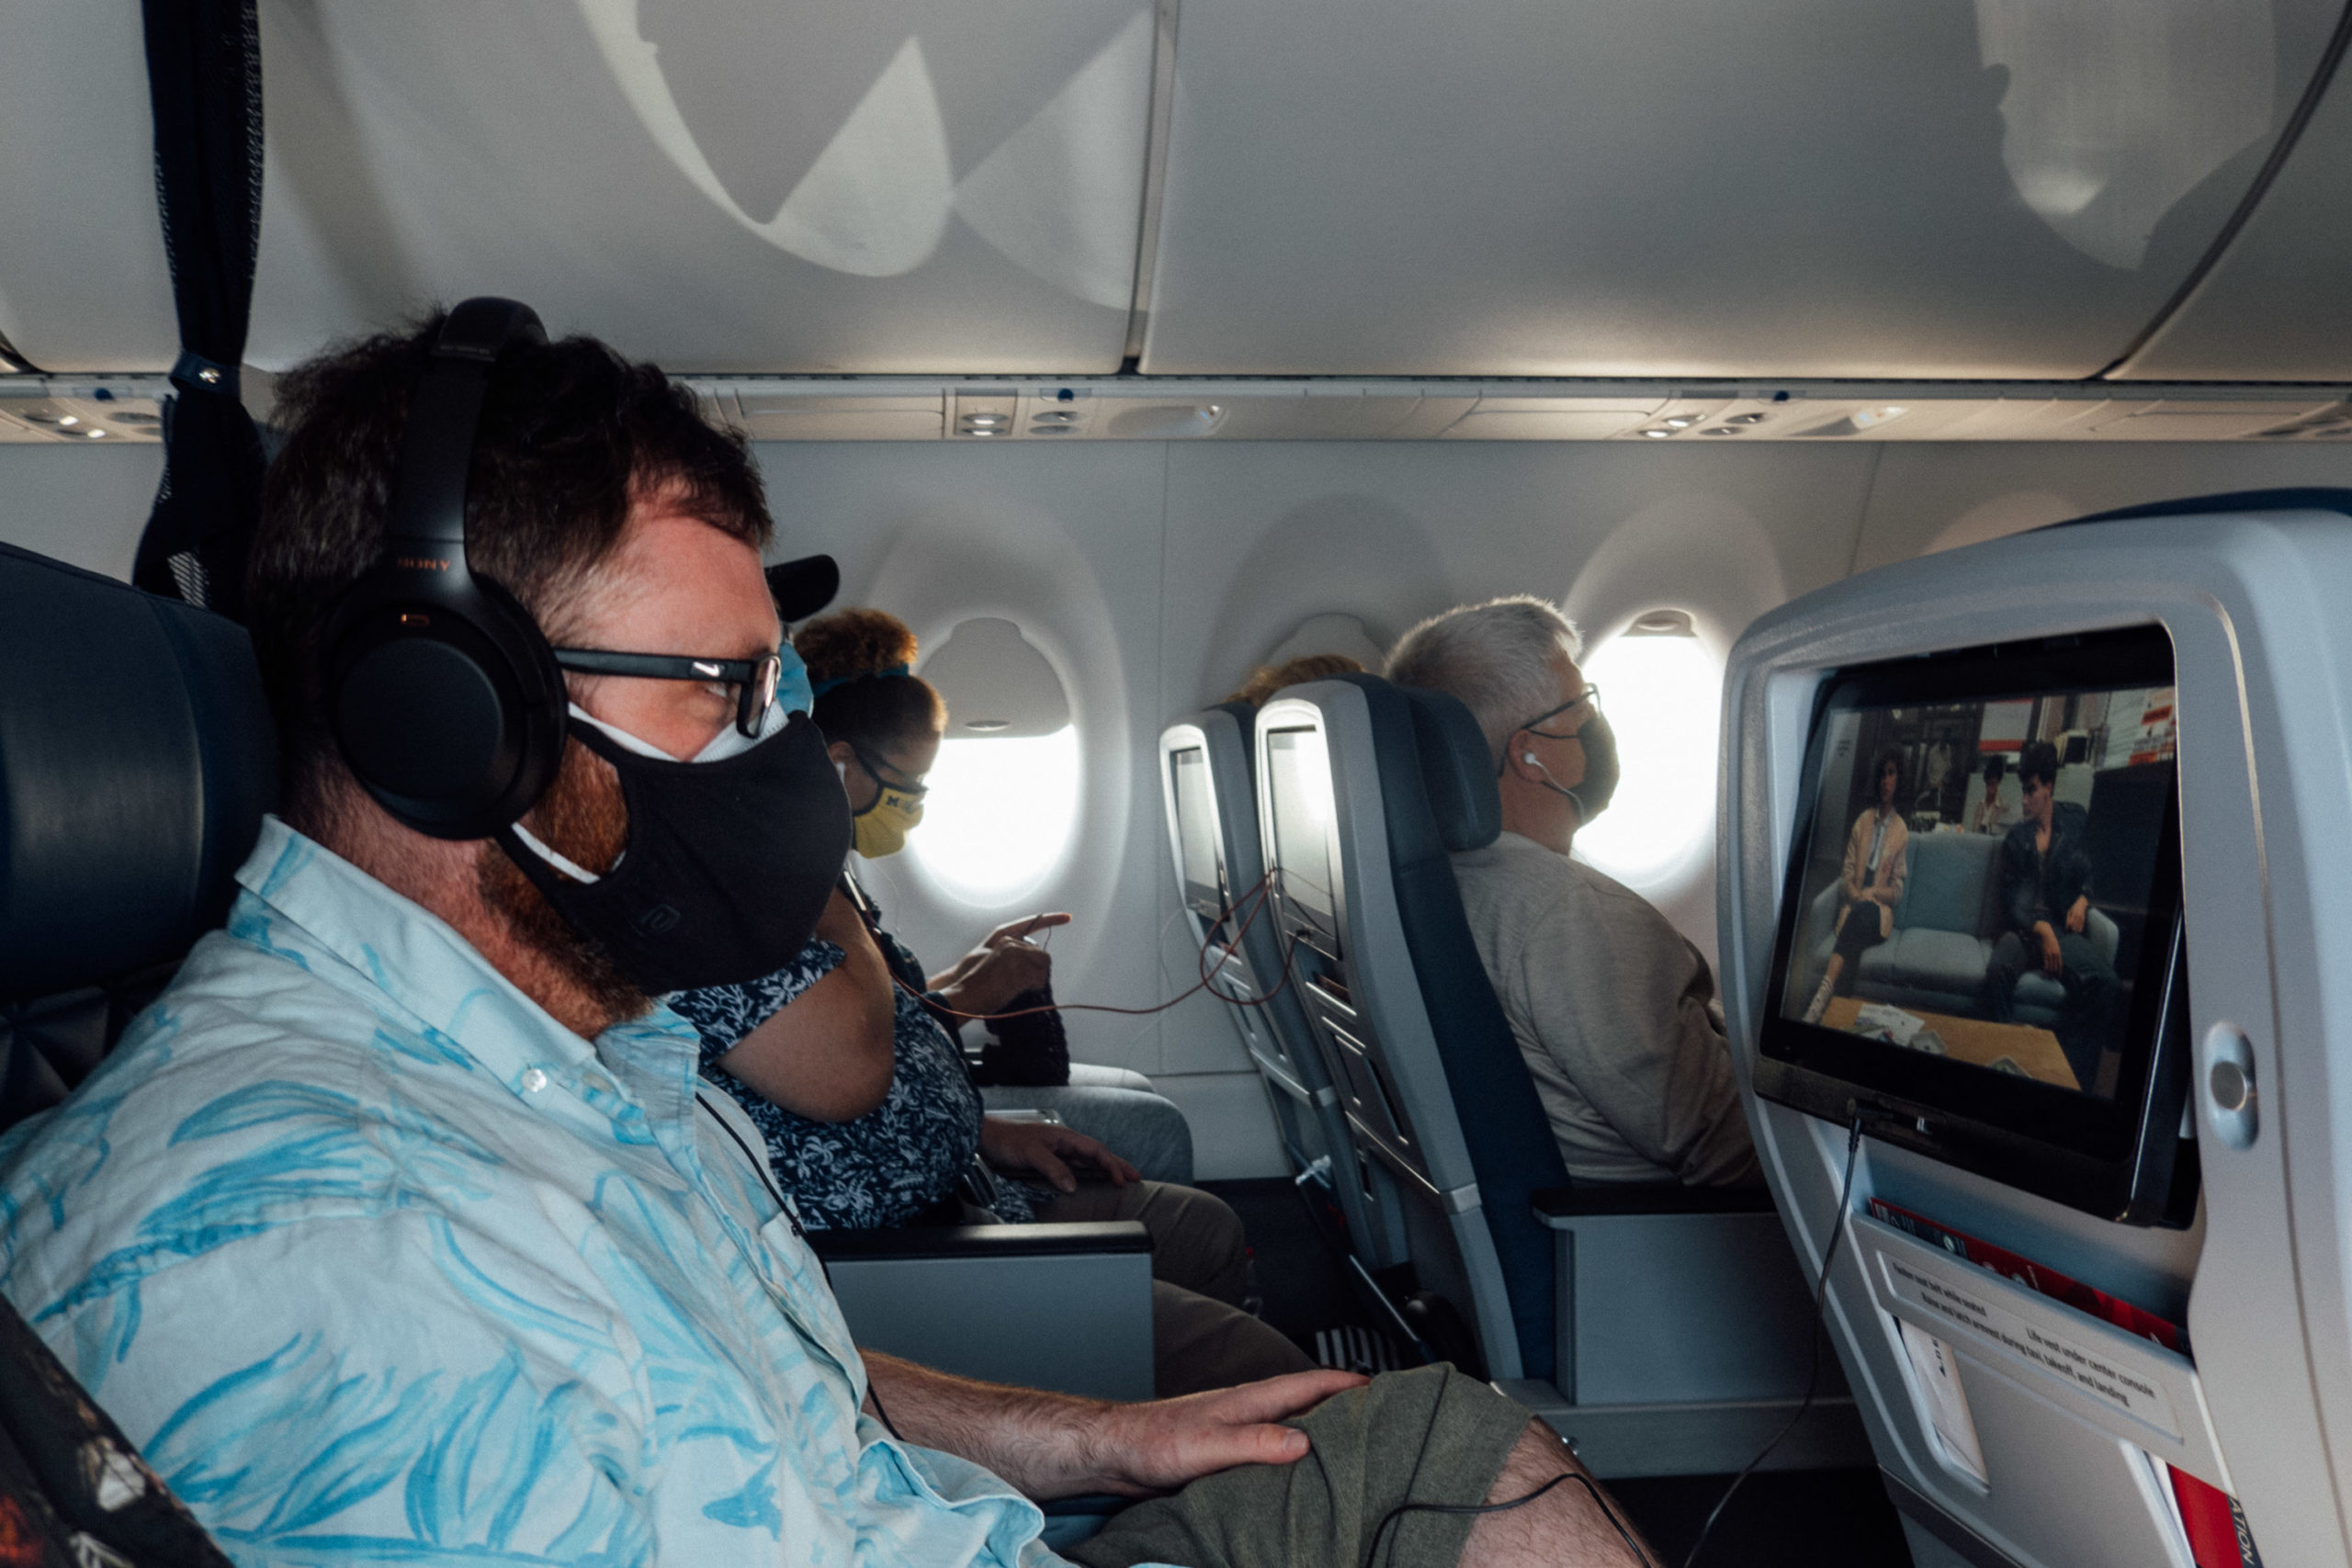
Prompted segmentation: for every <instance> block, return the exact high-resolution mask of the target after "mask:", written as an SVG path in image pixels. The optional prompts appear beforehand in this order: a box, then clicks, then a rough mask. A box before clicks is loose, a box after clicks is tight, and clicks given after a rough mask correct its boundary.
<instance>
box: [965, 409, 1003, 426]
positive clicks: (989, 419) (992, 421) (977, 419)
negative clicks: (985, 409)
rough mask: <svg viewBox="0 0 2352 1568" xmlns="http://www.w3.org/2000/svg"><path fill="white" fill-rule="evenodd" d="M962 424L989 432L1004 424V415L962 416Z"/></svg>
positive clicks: (978, 414)
mask: <svg viewBox="0 0 2352 1568" xmlns="http://www.w3.org/2000/svg"><path fill="white" fill-rule="evenodd" d="M964 423H966V424H967V425H971V426H975V427H977V428H978V429H982V430H989V429H994V428H995V427H996V426H998V425H1000V424H1002V423H1004V415H1002V414H1001V413H967V414H966V415H965V416H964Z"/></svg>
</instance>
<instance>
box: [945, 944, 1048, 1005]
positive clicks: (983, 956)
mask: <svg viewBox="0 0 2352 1568" xmlns="http://www.w3.org/2000/svg"><path fill="white" fill-rule="evenodd" d="M966 958H967V961H968V963H967V964H957V965H956V968H955V969H952V970H949V971H948V973H947V975H946V976H941V977H939V978H937V979H935V980H934V981H933V987H932V988H933V989H934V990H936V991H937V992H938V993H939V995H940V997H941V999H943V1000H944V1001H945V1002H946V1003H947V1005H948V1006H949V1007H951V1008H953V1009H955V1010H956V1011H957V1012H960V1013H967V1014H970V1015H971V1016H973V1017H975V1018H986V1017H988V1016H989V1014H991V1013H999V1012H1002V1011H1003V1010H1004V1009H1005V1006H1006V1004H1007V1003H1009V1002H1011V1001H1012V998H1015V997H1017V996H1019V995H1020V994H1021V993H1022V992H1023V991H1030V990H1035V989H1036V988H1037V987H1040V986H1043V985H1045V984H1046V983H1047V982H1049V981H1050V980H1052V979H1053V977H1054V960H1053V955H1052V954H1051V953H1047V952H1046V950H1045V949H1044V948H1042V947H1032V946H1030V945H1029V943H1027V942H1001V943H999V944H998V945H997V946H995V947H983V948H979V949H978V950H976V951H974V952H973V953H967V955H966ZM943 981H944V983H942V982H943Z"/></svg>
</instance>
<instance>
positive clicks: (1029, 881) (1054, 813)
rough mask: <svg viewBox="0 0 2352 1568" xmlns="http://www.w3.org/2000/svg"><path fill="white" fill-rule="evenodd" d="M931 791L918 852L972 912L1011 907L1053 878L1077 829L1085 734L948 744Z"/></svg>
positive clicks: (915, 835)
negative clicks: (1080, 749)
mask: <svg viewBox="0 0 2352 1568" xmlns="http://www.w3.org/2000/svg"><path fill="white" fill-rule="evenodd" d="M951 733H952V732H951ZM929 783H930V785H931V793H930V794H929V795H925V796H924V797H923V814H922V826H921V827H919V828H917V829H915V830H914V831H913V832H912V833H911V834H910V835H908V838H907V845H908V850H909V852H910V853H911V854H913V855H914V857H915V858H916V859H917V860H918V861H920V862H921V863H922V868H923V869H924V870H925V871H927V872H929V873H930V874H932V875H933V876H934V877H936V878H937V879H938V880H939V882H940V884H941V885H942V886H944V888H945V889H946V890H947V891H948V892H949V893H951V894H953V895H955V896H956V897H958V898H961V899H963V900H964V901H965V902H966V903H967V904H971V905H975V906H978V907H979V908H993V907H996V906H1000V905H1005V904H1011V903H1012V902H1014V901H1016V900H1018V899H1019V898H1020V897H1022V896H1023V895H1024V894H1026V893H1028V892H1029V891H1031V890H1032V889H1033V888H1035V887H1036V886H1038V885H1039V884H1040V883H1042V882H1044V881H1045V880H1046V876H1047V875H1048V874H1051V873H1052V871H1053V869H1054V866H1055V864H1056V863H1057V862H1059V860H1060V859H1061V854H1062V851H1063V850H1064V848H1066V847H1067V846H1068V845H1069V837H1070V833H1071V831H1072V830H1073V829H1075V828H1076V827H1077V826H1078V731H1077V729H1076V728H1073V727H1071V726H1069V725H1064V726H1063V727H1062V728H1059V729H1057V730H1056V731H1054V733H1052V734H1051V735H1035V736H1024V737H1020V738H1015V739H1006V738H1001V737H1000V738H997V739H948V740H945V741H943V742H941V744H940V748H939V761H937V762H935V763H933V765H932V770H931V775H930V779H929Z"/></svg>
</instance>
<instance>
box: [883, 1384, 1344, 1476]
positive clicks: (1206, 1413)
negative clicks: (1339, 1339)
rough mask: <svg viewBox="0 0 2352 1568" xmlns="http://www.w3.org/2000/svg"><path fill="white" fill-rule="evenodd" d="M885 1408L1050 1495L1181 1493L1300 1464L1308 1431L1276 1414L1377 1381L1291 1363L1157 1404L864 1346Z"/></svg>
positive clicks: (1299, 1410)
mask: <svg viewBox="0 0 2352 1568" xmlns="http://www.w3.org/2000/svg"><path fill="white" fill-rule="evenodd" d="M864 1356H865V1372H866V1376H867V1377H868V1378H870V1379H871V1380H872V1382H873V1384H874V1392H875V1393H876V1396H877V1397H878V1403H879V1405H880V1407H881V1408H883V1409H887V1410H888V1411H889V1413H890V1418H891V1420H892V1421H893V1422H894V1423H895V1424H896V1425H897V1427H898V1431H899V1435H900V1436H901V1437H903V1438H905V1439H906V1440H907V1441H908V1442H910V1443H920V1444H922V1446H923V1447H925V1448H930V1449H939V1450H944V1451H945V1452H947V1453H951V1454H955V1455H956V1456H957V1457H958V1458H962V1459H967V1460H969V1461H972V1462H973V1463H974V1464H977V1465H979V1466H982V1467H983V1468H985V1469H988V1470H991V1471H994V1472H996V1473H997V1474H999V1475H1001V1476H1002V1477H1004V1479H1005V1480H1006V1481H1008V1482H1010V1483H1012V1485H1013V1486H1014V1487H1015V1488H1017V1489H1018V1490H1019V1491H1020V1492H1021V1493H1022V1495H1024V1496H1029V1497H1035V1498H1037V1499H1038V1500H1040V1501H1044V1500H1046V1499H1048V1498H1053V1497H1075V1496H1080V1495H1084V1494H1086V1493H1089V1492H1114V1493H1117V1494H1118V1495H1121V1496H1124V1497H1137V1496H1143V1495H1148V1494H1150V1493H1153V1492H1166V1491H1172V1490H1173V1489H1175V1488H1176V1487H1179V1486H1182V1485H1183V1484H1184V1483H1186V1482H1188V1481H1193V1480H1197V1479H1198V1478H1200V1477H1201V1476H1204V1475H1208V1474H1211V1473H1213V1472H1216V1471H1220V1470H1229V1469H1231V1468H1232V1467H1233V1466H1235V1465H1237V1464H1290V1463H1293V1462H1295V1461H1297V1460H1298V1459H1299V1458H1301V1457H1302V1456H1303V1455H1305V1454H1306V1450H1307V1447H1308V1444H1307V1440H1306V1433H1304V1432H1301V1431H1298V1430H1297V1429H1295V1427H1282V1426H1277V1425H1274V1423H1276V1422H1279V1421H1281V1420H1283V1418H1284V1417H1286V1416H1299V1415H1304V1414H1305V1413H1306V1412H1307V1411H1309V1410H1312V1409H1313V1408H1314V1407H1315V1406H1317V1404H1322V1403H1323V1401H1325V1400H1327V1399H1329V1398H1330V1397H1331V1396H1332V1395H1333V1394H1335V1393H1343V1392H1344V1391H1346V1390H1348V1389H1351V1388H1354V1387H1356V1386H1357V1385H1358V1384H1360V1383H1363V1382H1367V1381H1368V1380H1366V1379H1364V1378H1361V1377H1358V1376H1357V1375H1356V1374H1355V1373H1353V1372H1334V1371H1315V1372H1292V1373H1290V1374H1289V1375H1288V1376H1286V1377H1279V1378H1268V1379H1266V1380H1265V1381H1264V1382H1253V1383H1244V1384H1242V1385H1241V1386H1240V1387H1239V1388H1224V1389H1216V1390H1214V1391H1212V1392H1210V1393H1192V1394H1186V1395H1185V1396H1184V1397H1183V1398H1182V1399H1160V1400H1154V1401H1152V1402H1151V1403H1150V1404H1109V1403H1107V1402H1105V1401H1103V1400H1099V1399H1077V1398H1073V1397H1071V1396H1070V1395H1069V1394H1064V1393H1038V1392H1036V1391H1035V1389H1025V1388H1005V1387H1003V1386H1001V1385H1000V1384H997V1383H985V1382H972V1381H971V1380H970V1379H968V1378H959V1377H952V1376H950V1375H949V1374H947V1373H945V1372H935V1371H932V1370H931V1369H930V1368H928V1367H919V1366H917V1365H915V1364H914V1363H913V1362H911V1361H901V1360H899V1359H898V1358H897V1357H895V1356H885V1355H882V1354H880V1353H878V1352H876V1351H872V1350H868V1351H865V1352H864Z"/></svg>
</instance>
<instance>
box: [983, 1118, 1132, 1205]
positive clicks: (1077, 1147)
mask: <svg viewBox="0 0 2352 1568" xmlns="http://www.w3.org/2000/svg"><path fill="white" fill-rule="evenodd" d="M980 1157H981V1158H983V1159H985V1160H987V1161H988V1162H989V1164H990V1165H992V1166H995V1167H996V1168H998V1169H1000V1170H1025V1171H1030V1172H1032V1173H1034V1174H1035V1175H1038V1176H1042V1177H1044V1178H1045V1179H1046V1180H1047V1181H1049V1182H1051V1183H1052V1184H1053V1185H1054V1186H1055V1188H1057V1190H1061V1191H1064V1192H1075V1191H1077V1190H1078V1178H1077V1176H1076V1175H1075V1174H1074V1173H1073V1172H1072V1171H1071V1170H1070V1163H1071V1162H1072V1161H1075V1162H1076V1163H1078V1164H1080V1165H1083V1166H1091V1168H1093V1169H1094V1171H1095V1172H1096V1173H1097V1174H1099V1175H1101V1176H1102V1177H1103V1178H1104V1179H1107V1180H1108V1181H1109V1182H1110V1183H1111V1185H1112V1186H1114V1187H1125V1185H1126V1184H1127V1183H1128V1182H1130V1181H1140V1180H1142V1179H1143V1172H1141V1171H1139V1170H1137V1169H1136V1168H1135V1167H1134V1166H1131V1165H1129V1164H1128V1163H1127V1162H1126V1161H1125V1160H1123V1159H1121V1158H1120V1157H1119V1156H1117V1155H1114V1154H1113V1153H1112V1152H1111V1151H1110V1150H1109V1149H1106V1148H1104V1147H1103V1145H1101V1144H1098V1143H1096V1142H1095V1141H1094V1140H1093V1139H1092V1138H1090V1137H1088V1136H1087V1135H1086V1134H1083V1133H1080V1132H1076V1131H1073V1130H1072V1129H1070V1128H1069V1127H1064V1126H1060V1125H1058V1124H1057V1123H1055V1122H1004V1121H1000V1120H999V1119H997V1118H996V1117H994V1116H983V1117H982V1118H980Z"/></svg>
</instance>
